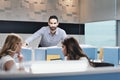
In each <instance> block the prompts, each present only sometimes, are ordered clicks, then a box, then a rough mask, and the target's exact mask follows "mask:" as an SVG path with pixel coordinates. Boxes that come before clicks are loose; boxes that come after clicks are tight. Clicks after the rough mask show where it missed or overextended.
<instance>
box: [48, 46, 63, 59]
mask: <svg viewBox="0 0 120 80" xmlns="http://www.w3.org/2000/svg"><path fill="white" fill-rule="evenodd" d="M61 49H62V48H61V47H52V48H47V51H46V60H58V59H61V60H64V55H63V53H62V50H61Z"/></svg>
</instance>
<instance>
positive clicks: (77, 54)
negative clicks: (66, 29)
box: [62, 37, 91, 65]
mask: <svg viewBox="0 0 120 80" xmlns="http://www.w3.org/2000/svg"><path fill="white" fill-rule="evenodd" d="M62 44H63V45H65V46H66V52H67V56H68V58H69V59H70V60H79V59H80V58H81V57H86V58H87V59H88V61H89V63H90V65H91V62H90V59H89V58H88V57H87V55H86V54H84V52H83V50H82V48H81V47H80V45H79V43H78V42H77V40H76V39H75V38H74V37H67V38H65V39H64V40H63V41H62Z"/></svg>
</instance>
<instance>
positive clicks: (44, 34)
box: [25, 26, 66, 47]
mask: <svg viewBox="0 0 120 80" xmlns="http://www.w3.org/2000/svg"><path fill="white" fill-rule="evenodd" d="M39 37H41V41H40V45H41V46H42V47H50V46H56V45H58V44H59V43H60V42H61V41H62V40H64V38H65V37H66V32H65V31H64V30H63V29H61V28H59V27H58V28H57V30H56V33H55V35H52V34H51V33H50V28H49V26H46V27H42V28H41V29H39V30H38V31H37V32H35V33H34V34H33V35H32V36H31V37H29V38H28V39H26V40H25V42H26V43H28V44H29V43H30V42H32V41H33V40H35V39H37V38H39Z"/></svg>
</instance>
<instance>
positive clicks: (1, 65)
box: [0, 55, 17, 71]
mask: <svg viewBox="0 0 120 80" xmlns="http://www.w3.org/2000/svg"><path fill="white" fill-rule="evenodd" d="M10 60H12V61H13V62H14V63H15V61H14V59H13V58H12V57H11V56H10V55H6V56H3V57H2V58H1V59H0V71H5V70H4V65H5V63H6V62H7V61H10ZM16 70H17V66H16V63H15V64H14V65H13V66H12V68H11V69H10V70H9V71H16Z"/></svg>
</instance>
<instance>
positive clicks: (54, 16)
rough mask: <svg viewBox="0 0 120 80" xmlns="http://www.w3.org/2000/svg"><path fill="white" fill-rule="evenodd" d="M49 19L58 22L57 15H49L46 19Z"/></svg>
mask: <svg viewBox="0 0 120 80" xmlns="http://www.w3.org/2000/svg"><path fill="white" fill-rule="evenodd" d="M50 19H56V20H57V22H58V17H57V16H56V15H52V16H50V17H49V19H48V20H49V21H50Z"/></svg>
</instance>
